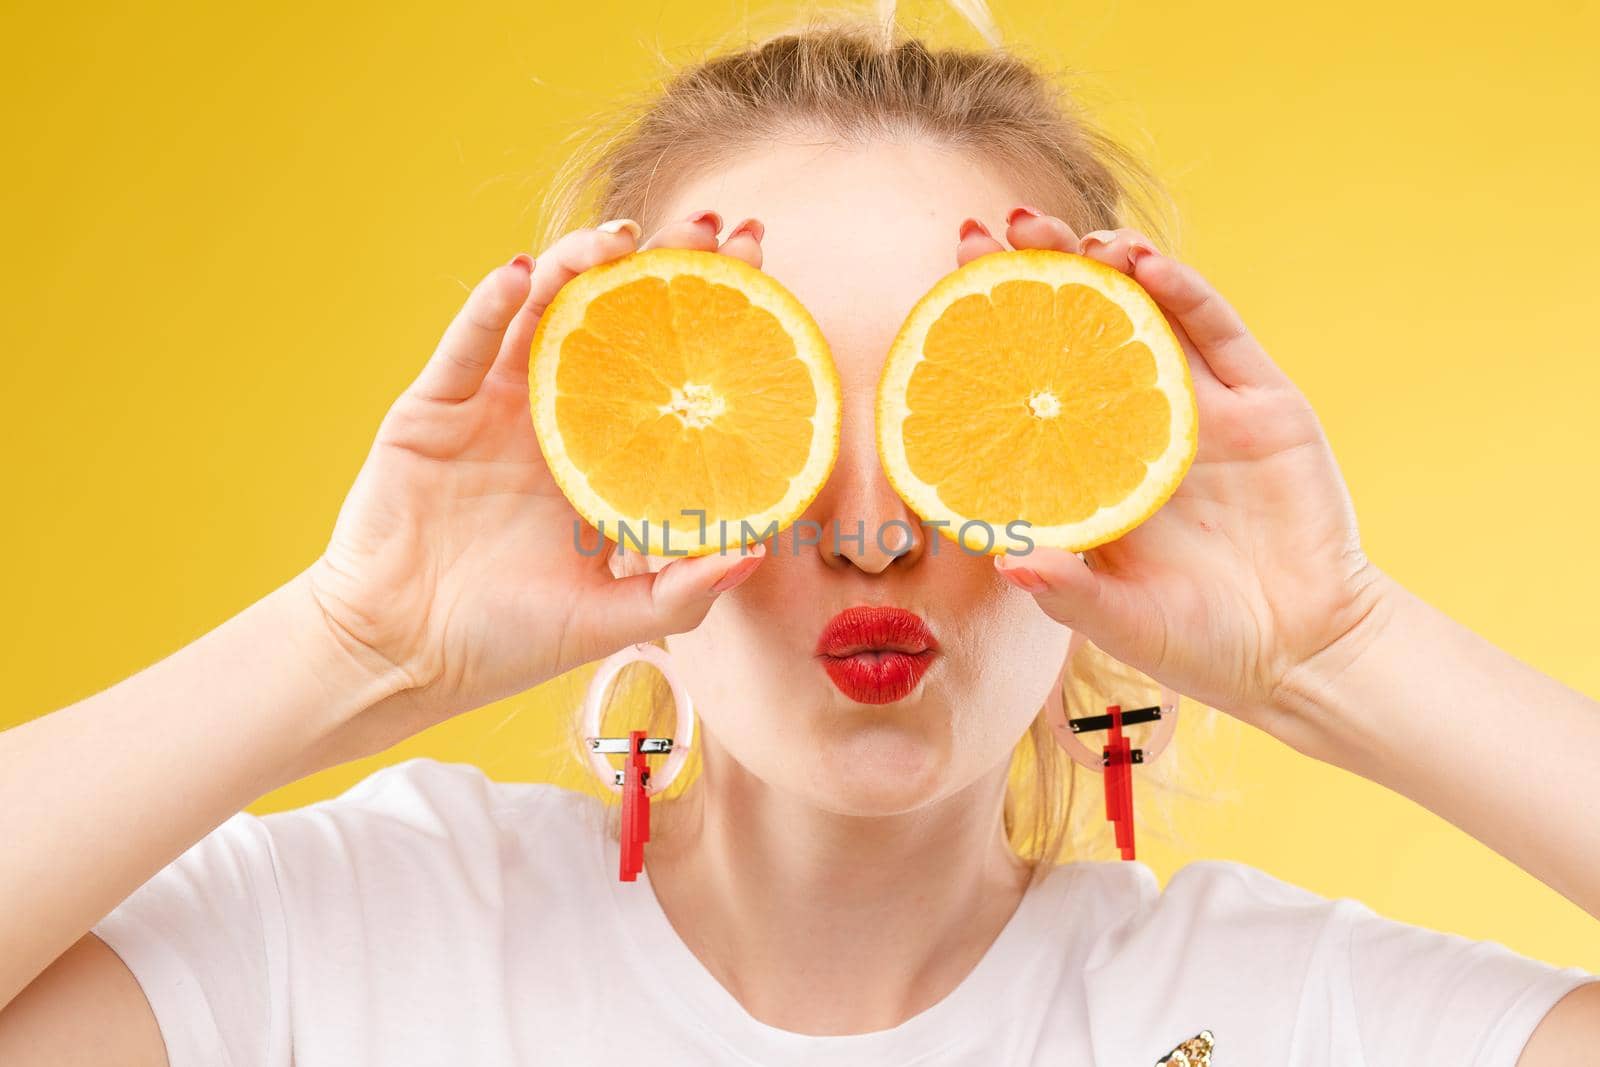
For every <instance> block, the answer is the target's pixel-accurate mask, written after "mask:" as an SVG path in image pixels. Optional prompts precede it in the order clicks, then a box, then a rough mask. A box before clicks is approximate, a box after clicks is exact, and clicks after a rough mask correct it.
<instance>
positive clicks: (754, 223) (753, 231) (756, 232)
mask: <svg viewBox="0 0 1600 1067" xmlns="http://www.w3.org/2000/svg"><path fill="white" fill-rule="evenodd" d="M741 233H748V234H749V235H750V236H751V237H754V238H755V239H756V240H758V241H759V240H761V238H763V237H765V236H766V235H767V228H766V227H765V226H763V225H761V222H760V220H759V219H745V220H744V221H743V222H741V223H739V225H737V226H735V227H734V228H733V232H732V233H730V234H728V240H730V241H731V240H733V239H734V238H735V237H737V236H739V235H740V234H741Z"/></svg>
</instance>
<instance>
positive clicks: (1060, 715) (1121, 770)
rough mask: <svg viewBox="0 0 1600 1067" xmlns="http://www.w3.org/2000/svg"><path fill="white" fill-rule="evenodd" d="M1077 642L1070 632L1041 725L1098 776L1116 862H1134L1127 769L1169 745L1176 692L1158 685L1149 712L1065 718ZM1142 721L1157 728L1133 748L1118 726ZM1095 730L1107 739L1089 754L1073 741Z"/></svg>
mask: <svg viewBox="0 0 1600 1067" xmlns="http://www.w3.org/2000/svg"><path fill="white" fill-rule="evenodd" d="M1083 643H1084V637H1083V635H1082V634H1081V633H1078V632H1076V631H1074V632H1073V634H1072V640H1071V642H1069V643H1068V645H1067V657H1066V659H1065V660H1063V661H1062V664H1061V673H1060V675H1058V676H1057V678H1056V688H1055V690H1054V692H1053V695H1052V697H1051V699H1050V701H1049V703H1048V704H1046V705H1045V721H1046V722H1048V723H1049V725H1050V735H1051V736H1052V737H1054V738H1055V740H1056V744H1058V745H1060V746H1061V747H1062V748H1064V749H1066V751H1067V754H1068V755H1070V756H1071V757H1072V758H1073V760H1074V761H1076V762H1077V763H1079V764H1080V765H1082V766H1084V767H1087V768H1089V769H1090V770H1093V771H1098V772H1099V773H1100V775H1101V776H1102V778H1104V780H1105V792H1106V819H1107V820H1108V821H1109V822H1110V823H1111V826H1112V829H1113V831H1114V833H1115V836H1116V842H1117V848H1118V849H1119V850H1120V851H1121V853H1122V858H1123V859H1125V860H1131V859H1133V858H1134V849H1133V765H1134V764H1136V763H1149V762H1151V761H1153V760H1154V759H1155V758H1156V757H1157V756H1159V755H1161V753H1162V751H1163V750H1165V749H1166V747H1167V745H1168V744H1169V743H1170V742H1171V741H1172V735H1173V733H1174V731H1176V729H1177V726H1178V693H1177V691H1176V690H1174V689H1172V688H1170V687H1168V686H1162V687H1161V703H1160V704H1158V705H1156V706H1154V707H1148V708H1133V709H1130V710H1128V711H1124V710H1123V709H1122V705H1120V704H1110V705H1108V706H1107V707H1106V713H1105V714H1104V715H1085V716H1082V717H1079V718H1074V719H1069V718H1067V710H1066V698H1065V694H1066V681H1067V669H1068V667H1070V666H1071V664H1072V657H1073V656H1075V655H1077V652H1078V649H1079V647H1080V646H1082V645H1083ZM1142 722H1159V723H1160V725H1159V726H1157V727H1156V731H1155V733H1154V734H1153V735H1152V736H1151V738H1150V743H1149V747H1148V748H1147V749H1139V748H1134V747H1133V746H1132V744H1131V743H1130V742H1129V740H1128V738H1127V737H1126V736H1125V735H1124V734H1123V732H1122V728H1123V727H1124V726H1133V725H1135V724H1137V723H1142ZM1100 730H1106V731H1108V735H1107V737H1106V743H1105V745H1104V746H1102V747H1101V749H1100V751H1099V752H1095V751H1094V750H1093V749H1091V748H1089V746H1087V745H1085V744H1084V743H1083V742H1082V741H1081V740H1079V735H1080V734H1086V733H1094V732H1097V731H1100Z"/></svg>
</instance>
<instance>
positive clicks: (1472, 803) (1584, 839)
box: [1277, 578, 1600, 919]
mask: <svg viewBox="0 0 1600 1067" xmlns="http://www.w3.org/2000/svg"><path fill="white" fill-rule="evenodd" d="M1380 584H1381V587H1382V589H1383V593H1382V595H1381V596H1378V597H1375V599H1374V609H1373V611H1372V613H1371V614H1370V615H1368V616H1367V617H1366V619H1365V620H1363V622H1362V623H1361V624H1360V625H1358V626H1356V627H1355V628H1354V629H1352V630H1351V631H1350V632H1349V633H1348V634H1346V635H1345V636H1344V637H1342V638H1340V639H1339V640H1338V641H1336V642H1334V643H1333V644H1332V645H1330V646H1329V647H1328V648H1326V649H1324V650H1323V651H1321V652H1319V653H1317V654H1316V655H1315V656H1312V657H1311V658H1310V659H1308V660H1307V661H1306V662H1305V663H1304V664H1302V665H1301V666H1300V667H1298V668H1296V669H1294V670H1292V671H1290V672H1289V673H1288V674H1286V675H1285V676H1284V680H1283V683H1282V685H1280V686H1279V688H1278V692H1277V702H1278V703H1279V704H1280V705H1281V706H1282V708H1283V709H1284V713H1285V721H1287V722H1290V723H1292V724H1293V726H1292V730H1291V733H1292V736H1293V737H1294V739H1295V745H1296V747H1297V748H1299V749H1300V751H1302V752H1305V753H1306V754H1307V755H1309V756H1313V757H1315V758H1317V759H1320V760H1323V761H1324V762H1327V763H1332V764H1334V765H1335V766H1338V767H1343V768H1344V769H1346V770H1349V771H1353V772H1354V773H1356V774H1359V775H1361V776H1362V777H1364V778H1368V779H1371V780H1372V781H1374V782H1377V783H1379V784H1380V785H1384V786H1387V787H1388V788H1390V789H1393V790H1394V791H1395V792H1397V793H1400V794H1402V795H1404V796H1407V797H1410V798H1411V799H1412V800H1414V801H1416V802H1417V803H1418V804H1421V805H1422V806H1423V807H1425V808H1427V809H1428V810H1430V811H1432V812H1434V813H1435V814H1437V815H1439V816H1440V817H1441V818H1444V819H1448V820H1449V821H1450V822H1452V823H1454V824H1455V825H1456V826H1459V827H1460V828H1461V829H1463V830H1465V831H1466V832H1467V833H1469V834H1471V835H1472V836H1473V837H1476V838H1477V839H1478V840H1479V841H1482V842H1483V843H1484V844H1486V845H1488V846H1489V847H1490V848H1492V849H1494V850H1495V851H1496V852H1498V853H1500V854H1501V855H1502V856H1504V857H1506V859H1508V860H1510V861H1511V862H1512V863H1515V864H1516V865H1517V866H1518V867H1521V868H1522V869H1523V870H1525V871H1527V872H1528V873H1529V874H1532V875H1533V876H1534V877H1536V878H1538V879H1539V880H1540V881H1542V882H1544V883H1545V884H1546V885H1548V886H1550V887H1551V888H1552V889H1554V890H1555V891H1556V892H1558V893H1560V894H1562V895H1563V896H1565V897H1566V898H1567V899H1569V900H1571V901H1572V902H1573V903H1574V904H1577V905H1578V906H1579V907H1581V908H1583V909H1584V910H1585V911H1587V912H1588V913H1589V914H1591V915H1593V916H1595V917H1596V918H1597V919H1600V818H1596V817H1594V813H1595V812H1600V703H1596V702H1595V701H1593V700H1590V699H1589V698H1588V697H1586V696H1584V695H1583V694H1582V693H1579V692H1576V691H1575V690H1573V689H1569V688H1568V687H1567V686H1564V685H1562V684H1561V683H1560V682H1558V681H1556V680H1555V679H1554V678H1551V677H1549V676H1548V675H1545V674H1541V673H1540V672H1539V671H1537V670H1534V669H1533V668H1532V667H1530V666H1528V665H1527V664H1525V663H1523V662H1522V661H1521V660H1519V659H1517V658H1516V657H1514V656H1512V655H1511V654H1510V653H1508V652H1506V651H1505V650H1503V649H1501V648H1499V647H1497V646H1496V645H1494V644H1493V643H1491V642H1490V641H1488V640H1486V639H1485V638H1483V637H1481V636H1479V635H1478V634H1476V633H1474V632H1473V631H1472V630H1470V629H1468V628H1467V627H1465V626H1463V625H1461V624H1460V623H1458V622H1456V621H1455V620H1454V619H1451V618H1450V617H1449V616H1448V615H1446V614H1444V613H1443V612H1441V611H1439V610H1438V609H1437V608H1435V607H1433V606H1432V605H1430V604H1428V603H1427V602H1426V601H1424V600H1422V599H1420V598H1419V597H1417V596H1416V595H1415V594H1413V593H1411V592H1409V591H1408V590H1406V589H1405V588H1404V587H1403V586H1401V585H1399V584H1398V583H1397V582H1394V581H1393V580H1391V579H1388V578H1384V579H1382V581H1381V583H1380ZM1529 738H1538V739H1541V740H1540V742H1539V745H1540V747H1539V753H1538V758H1537V759H1531V758H1527V756H1526V754H1525V750H1523V749H1522V748H1520V747H1519V746H1518V745H1517V744H1516V742H1518V741H1522V740H1525V739H1529ZM1508 742H1509V743H1508Z"/></svg>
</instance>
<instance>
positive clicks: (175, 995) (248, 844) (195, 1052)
mask: <svg viewBox="0 0 1600 1067" xmlns="http://www.w3.org/2000/svg"><path fill="white" fill-rule="evenodd" d="M92 932H93V933H94V934H95V935H96V936H98V937H99V938H100V939H101V940H102V941H104V942H105V943H106V944H107V945H109V946H110V947H111V949H112V950H113V951H114V952H116V954H117V955H118V956H119V957H121V959H122V961H123V963H125V964H126V965H127V967H128V969H129V970H130V971H132V972H133V976H134V978H135V979H137V980H138V982H139V985H140V987H141V988H142V989H143V990H144V994H145V997H146V998H147V999H148V1000H149V1002H150V1007H151V1009H152V1011H153V1012H154V1013H155V1017H156V1022H157V1024H158V1025H159V1026H160V1029H161V1036H162V1039H163V1040H164V1041H165V1042H166V1046H167V1059H168V1063H169V1064H170V1065H171V1067H202V1065H204V1067H217V1065H225V1067H288V1064H289V1052H288V1049H289V1042H288V1010H287V1003H286V991H287V986H288V983H287V975H286V967H287V960H288V950H287V935H286V930H285V924H284V916H283V908H282V902H281V900H280V896H279V891H278V880H277V874H276V870H275V867H274V861H273V850H272V843H271V838H270V836H269V835H268V832H267V829H266V827H265V826H264V825H263V823H262V821H261V819H260V818H258V817H257V816H254V815H251V814H250V813H248V812H240V813H238V814H236V815H234V816H233V817H232V818H230V819H229V820H228V821H226V822H224V823H223V824H222V825H220V826H218V827H217V828H216V829H214V830H212V831H211V833H209V834H207V835H206V836H205V837H204V838H202V839H201V840H200V841H198V842H196V843H195V844H194V845H193V846H192V847H190V848H189V849H188V850H187V851H186V852H184V853H183V854H182V855H180V856H179V857H178V858H177V859H175V860H173V861H172V862H171V863H170V864H168V865H167V866H166V867H164V868H162V869H161V870H160V871H158V872H156V874H155V875H154V876H153V877H152V878H151V879H150V880H149V881H147V882H145V883H144V884H143V885H142V886H140V887H139V888H138V889H136V890H134V892H133V893H132V894H131V895H130V896H129V897H128V898H127V899H126V900H124V901H123V902H122V903H121V904H119V905H118V906H117V907H116V908H115V909H114V910H113V911H112V912H111V913H110V914H108V915H107V916H106V917H105V918H103V919H101V920H100V922H98V923H97V924H95V926H94V927H93V928H92Z"/></svg>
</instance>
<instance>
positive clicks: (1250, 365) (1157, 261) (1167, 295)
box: [1080, 229, 1288, 388]
mask: <svg viewBox="0 0 1600 1067" xmlns="http://www.w3.org/2000/svg"><path fill="white" fill-rule="evenodd" d="M1080 243H1081V245H1082V249H1083V255H1086V256H1090V257H1092V258H1094V259H1098V260H1100V262H1102V263H1105V264H1107V265H1108V266H1112V267H1115V268H1117V269H1118V270H1120V271H1122V272H1124V273H1126V274H1127V275H1129V276H1130V277H1132V278H1133V279H1134V280H1135V281H1137V282H1138V283H1139V284H1140V285H1141V286H1142V287H1143V288H1144V290H1145V292H1147V293H1149V294H1150V295H1151V297H1153V298H1154V299H1155V301H1156V303H1157V304H1159V305H1161V309H1162V310H1163V311H1164V312H1166V313H1167V317H1168V319H1169V321H1172V322H1175V323H1176V324H1178V325H1179V326H1181V327H1182V335H1183V336H1187V337H1188V339H1189V340H1190V341H1191V342H1192V343H1193V345H1194V348H1195V350H1196V352H1197V353H1198V354H1199V356H1200V357H1201V358H1202V359H1203V360H1204V362H1205V366H1206V369H1207V370H1208V371H1209V372H1210V373H1211V374H1212V375H1214V376H1215V377H1216V378H1217V380H1219V381H1220V382H1221V383H1222V384H1224V385H1227V386H1229V387H1231V388H1239V387H1241V386H1251V385H1283V384H1287V383H1288V377H1287V376H1286V375H1285V374H1284V373H1283V371H1282V370H1281V369H1279V367H1278V366H1277V364H1275V363H1273V362H1272V358H1271V357H1270V356H1268V355H1267V353H1266V350H1265V349H1264V348H1262V347H1261V344H1260V343H1259V342H1258V341H1257V340H1256V339H1255V337H1254V336H1252V335H1251V333H1250V331H1249V330H1248V329H1247V328H1246V327H1245V324H1244V320H1243V319H1241V318H1240V317H1239V313H1238V312H1237V311H1235V310H1234V309H1233V307H1232V306H1231V305H1230V304H1229V303H1228V302H1227V301H1226V300H1224V299H1223V298H1222V295H1221V294H1220V293H1218V292H1217V291H1216V289H1215V288H1213V287H1212V285H1211V283H1210V282H1208V281H1206V280H1205V278H1203V277H1201V275H1200V272H1199V271H1197V270H1195V269H1194V268H1193V267H1191V266H1189V265H1188V264H1186V263H1182V262H1179V261H1178V260H1176V259H1173V258H1171V257H1169V256H1164V255H1162V254H1161V253H1160V252H1158V251H1157V250H1156V248H1155V246H1154V245H1153V244H1151V243H1150V240H1149V239H1148V238H1146V237H1144V236H1143V235H1142V234H1140V233H1139V232H1137V231H1136V230H1130V229H1118V230H1096V231H1094V232H1093V233H1086V234H1084V235H1083V238H1082V239H1081V242H1080Z"/></svg>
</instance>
